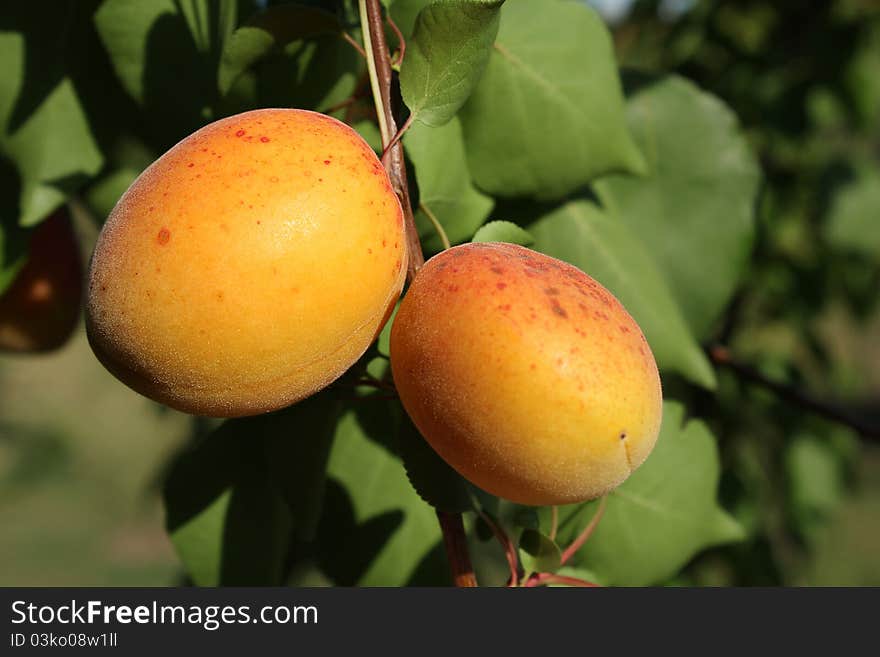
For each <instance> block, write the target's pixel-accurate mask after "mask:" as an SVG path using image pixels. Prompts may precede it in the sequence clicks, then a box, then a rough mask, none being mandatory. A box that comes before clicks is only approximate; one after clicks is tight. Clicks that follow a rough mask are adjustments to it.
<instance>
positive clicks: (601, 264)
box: [527, 200, 715, 388]
mask: <svg viewBox="0 0 880 657" xmlns="http://www.w3.org/2000/svg"><path fill="white" fill-rule="evenodd" d="M527 229H528V231H529V233H531V234H532V235H533V236H534V238H535V244H534V248H535V249H537V250H538V251H543V252H544V253H546V254H548V255H551V256H553V257H556V258H559V259H560V260H565V261H567V262H570V263H571V264H573V265H575V266H576V267H579V268H580V269H582V270H583V271H585V272H586V273H587V274H589V275H590V276H592V277H593V278H595V279H596V280H597V281H599V282H600V283H601V284H602V285H604V286H605V287H607V288H608V289H609V290H610V291H611V292H612V293H613V294H614V295H615V296H616V297H617V298H618V299H619V300H620V301H621V303H623V305H624V306H625V307H626V309H627V310H628V311H629V313H630V314H631V315H632V316H633V318H634V319H635V320H636V322H638V324H639V326H640V327H641V329H642V332H643V333H644V334H645V338H646V339H647V340H648V343H649V344H650V345H651V350H652V351H653V353H654V357H655V358H656V359H657V364H658V366H659V367H660V368H661V370H671V371H675V372H678V373H680V374H681V375H683V376H685V377H687V378H689V379H690V380H691V381H693V382H694V383H697V384H699V385H701V386H703V387H706V388H712V387H714V385H715V374H714V371H713V369H712V367H711V365H710V364H709V362H708V360H707V359H706V356H705V354H704V353H703V351H702V350H701V349H700V346H699V344H697V341H696V340H695V339H694V337H693V335H692V334H691V332H690V330H689V329H688V326H687V324H686V323H685V321H684V318H683V317H682V313H681V310H680V308H679V306H678V304H677V303H676V301H675V299H674V298H673V296H672V293H671V291H670V290H669V287H668V286H667V285H666V282H665V279H664V276H663V274H662V273H661V272H660V271H659V269H658V268H657V265H656V264H655V263H654V261H653V259H652V257H651V255H650V253H648V251H647V248H646V247H645V246H644V245H643V244H642V242H641V241H640V240H639V239H638V238H637V237H636V236H635V235H634V234H633V232H632V231H631V230H630V229H629V228H628V227H627V226H626V224H624V223H622V222H619V221H615V220H612V219H611V218H609V217H608V216H607V215H606V214H605V213H604V212H603V211H602V210H601V209H600V208H599V207H598V206H596V205H595V204H593V203H591V202H589V201H586V200H579V201H571V202H569V203H566V204H564V205H562V206H560V207H558V208H557V209H555V210H553V211H552V212H550V213H549V214H547V215H545V216H543V217H541V218H540V219H538V220H537V221H536V222H535V223H533V224H531V225H529V226H527Z"/></svg>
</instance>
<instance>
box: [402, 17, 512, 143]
mask: <svg viewBox="0 0 880 657" xmlns="http://www.w3.org/2000/svg"><path fill="white" fill-rule="evenodd" d="M502 4H504V0H447V1H446V2H435V3H433V4H431V5H429V6H427V7H425V8H424V9H422V11H421V12H419V15H418V17H417V18H416V23H415V27H414V28H413V33H412V37H411V38H410V39H409V42H408V43H407V48H406V57H405V59H404V60H403V65H402V67H401V69H400V92H401V94H402V95H403V101H404V102H405V103H406V106H407V107H408V108H409V110H410V112H411V113H412V116H413V118H414V119H415V120H417V121H420V122H422V123H425V124H427V125H430V126H440V125H443V124H444V123H446V122H448V121H449V120H451V119H452V117H454V116H455V114H456V113H457V112H458V110H459V109H461V106H462V105H464V103H465V101H467V99H468V97H469V96H470V95H471V92H472V91H473V89H474V87H475V86H476V84H477V82H479V80H480V77H481V76H482V74H483V70H484V69H485V68H486V63H487V62H488V60H489V53H490V52H491V49H492V44H493V42H494V41H495V35H496V34H498V14H499V11H500V9H501V5H502Z"/></svg>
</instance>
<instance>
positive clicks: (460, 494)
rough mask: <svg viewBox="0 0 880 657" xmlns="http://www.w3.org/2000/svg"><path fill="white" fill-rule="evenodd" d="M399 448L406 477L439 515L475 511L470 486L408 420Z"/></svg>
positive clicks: (404, 426) (406, 418)
mask: <svg viewBox="0 0 880 657" xmlns="http://www.w3.org/2000/svg"><path fill="white" fill-rule="evenodd" d="M398 447H399V449H400V456H401V458H402V459H403V465H404V468H405V469H406V476H407V478H408V479H409V482H410V483H411V484H412V486H413V488H415V490H416V492H417V493H418V494H419V497H421V498H422V499H423V500H425V502H427V503H428V504H430V505H431V506H433V507H434V508H435V509H437V510H438V511H447V512H449V513H464V512H465V511H471V510H472V509H473V506H472V504H471V497H470V485H469V484H468V482H467V481H466V480H465V479H463V478H462V476H461V475H460V474H458V473H457V472H456V471H455V470H453V469H452V467H451V466H450V465H449V464H448V463H446V461H444V460H443V459H442V458H440V456H439V455H438V454H437V452H435V451H434V449H433V448H432V447H431V445H430V444H428V441H427V440H425V439H424V437H422V435H421V434H420V433H419V430H418V429H416V427H415V425H413V423H412V422H411V421H410V420H409V418H408V417H406V416H405V417H404V418H403V423H402V426H401V429H400V439H399V441H398Z"/></svg>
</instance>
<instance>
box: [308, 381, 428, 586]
mask: <svg viewBox="0 0 880 657" xmlns="http://www.w3.org/2000/svg"><path fill="white" fill-rule="evenodd" d="M392 409H395V410H394V411H392ZM401 412H402V410H401V409H400V408H399V406H398V405H396V404H395V405H393V406H392V405H390V404H385V403H383V402H381V401H378V400H375V399H373V400H371V399H369V398H364V399H362V400H361V401H359V402H358V406H357V412H355V411H350V412H348V413H346V414H345V415H344V416H343V418H342V420H341V422H340V423H339V425H338V427H337V431H336V437H335V439H334V446H333V451H332V453H331V455H330V463H329V465H328V475H329V476H330V477H331V478H332V479H331V480H330V481H331V482H332V483H331V484H330V485H329V487H328V496H327V498H326V499H325V503H324V516H323V518H322V522H321V528H320V530H319V542H318V545H319V551H318V558H319V559H320V560H321V566H322V568H323V569H324V571H325V572H326V573H327V574H328V575H330V576H331V577H332V578H333V579H334V581H336V582H337V583H338V584H346V585H358V586H400V585H403V584H405V583H407V582H408V581H409V580H410V578H411V577H412V576H413V575H414V574H415V572H416V570H417V569H418V567H419V565H420V563H421V562H422V561H423V560H424V559H426V558H428V557H429V556H430V554H431V552H432V551H433V549H434V547H435V546H436V544H437V543H438V541H439V540H440V530H439V525H438V523H437V517H436V515H435V513H434V510H433V509H432V508H431V507H430V505H428V504H426V503H425V502H424V500H422V498H420V497H419V496H418V494H417V493H416V491H415V490H414V489H413V487H412V486H411V485H410V482H409V480H408V479H407V476H406V472H405V471H404V468H403V465H402V463H401V462H400V459H399V458H398V456H397V455H396V453H395V451H393V449H390V448H389V445H393V443H394V439H395V437H396V435H397V431H398V426H399V419H397V418H399V413H401Z"/></svg>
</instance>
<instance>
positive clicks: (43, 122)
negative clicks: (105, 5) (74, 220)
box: [0, 5, 103, 262]
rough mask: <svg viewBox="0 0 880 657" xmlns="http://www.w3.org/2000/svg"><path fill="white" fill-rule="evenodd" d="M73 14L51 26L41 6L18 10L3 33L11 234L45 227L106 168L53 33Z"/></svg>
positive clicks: (1, 84) (3, 140) (1, 86)
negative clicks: (45, 221)
mask: <svg viewBox="0 0 880 657" xmlns="http://www.w3.org/2000/svg"><path fill="white" fill-rule="evenodd" d="M69 9H71V7H68V8H67V9H64V10H62V8H61V7H58V13H57V14H55V15H54V16H53V17H48V18H47V17H43V16H40V15H39V13H38V12H39V9H38V8H37V7H35V6H32V5H31V6H29V8H28V7H25V6H24V5H22V6H19V7H16V8H13V11H12V16H11V17H7V18H8V19H9V22H10V25H9V27H11V28H12V29H11V30H10V31H3V32H0V126H2V128H0V156H2V159H3V163H2V171H0V179H2V180H0V186H2V192H3V194H4V196H5V198H4V200H3V202H2V205H0V211H2V216H0V221H2V222H3V225H4V226H6V227H7V228H6V230H7V231H10V230H12V228H11V226H13V225H16V224H18V225H21V226H34V225H36V224H38V223H39V222H41V221H42V220H43V219H45V218H46V216H47V215H49V214H50V213H51V212H52V211H53V210H55V209H56V208H57V207H58V206H59V205H61V204H62V203H64V202H65V201H66V200H67V198H68V196H69V195H70V194H72V193H73V192H74V191H76V190H77V189H78V188H79V187H80V186H82V185H83V184H84V183H85V182H86V181H87V180H88V178H89V177H91V176H93V175H94V174H95V173H97V171H98V170H99V169H100V168H101V165H102V163H103V157H102V155H101V153H100V151H99V150H98V146H97V144H96V143H95V140H94V137H93V136H92V131H91V128H90V126H89V123H88V120H87V119H86V116H85V113H84V112H83V109H82V107H81V105H80V101H79V98H78V97H77V94H76V91H75V90H74V87H73V84H72V83H71V81H70V78H69V77H67V76H66V70H65V55H66V51H67V47H66V37H65V36H64V35H59V34H58V33H57V32H53V30H57V29H61V28H62V27H64V24H63V18H64V16H65V15H66V14H67V11H68V10H69ZM59 17H60V18H61V19H62V23H61V24H60V25H59V23H58V19H59ZM14 30H20V31H14ZM43 48H45V49H46V50H43ZM10 197H15V199H16V201H13V200H12V198H10ZM7 243H11V241H9V240H7ZM16 260H17V258H12V259H11V260H10V259H9V257H4V262H13V261H16Z"/></svg>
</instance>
